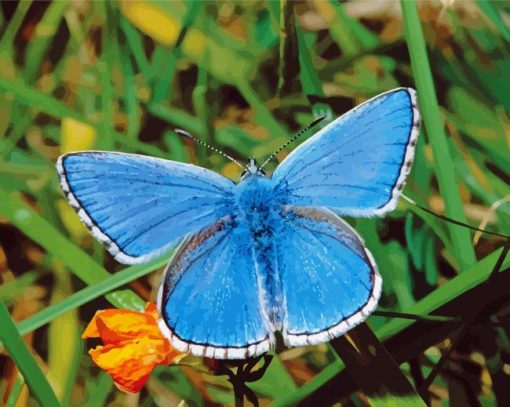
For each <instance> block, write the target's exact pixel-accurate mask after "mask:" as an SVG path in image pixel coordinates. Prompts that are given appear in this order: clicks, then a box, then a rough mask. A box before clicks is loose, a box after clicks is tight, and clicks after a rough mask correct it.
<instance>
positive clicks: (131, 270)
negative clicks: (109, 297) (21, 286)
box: [17, 257, 168, 335]
mask: <svg viewBox="0 0 510 407" xmlns="http://www.w3.org/2000/svg"><path fill="white" fill-rule="evenodd" d="M167 261H168V259H167V258H166V257H165V258H163V259H160V260H156V261H153V262H151V263H149V264H144V265H136V266H130V267H126V268H125V269H124V270H122V271H119V272H117V273H115V274H113V275H112V276H110V277H108V278H106V279H104V280H103V281H100V282H99V283H96V284H92V285H90V286H88V287H86V288H84V289H82V290H80V291H78V292H76V293H74V294H72V295H70V296H69V297H67V298H65V299H63V300H62V301H59V302H57V303H55V304H52V305H50V306H49V307H46V308H44V309H43V310H41V311H39V312H38V313H37V314H34V315H32V316H31V317H29V318H27V319H25V320H24V321H21V322H19V323H18V324H17V326H18V330H19V331H20V333H21V334H22V335H25V334H27V333H29V332H32V331H33V330H35V329H37V328H40V327H41V326H43V325H45V324H47V323H48V322H50V321H52V320H53V319H55V318H56V317H58V316H60V315H62V314H64V313H66V312H67V311H69V310H72V309H73V308H77V307H81V306H82V305H84V304H86V303H87V302H89V301H92V300H94V299H96V298H98V297H100V296H101V295H104V294H106V293H108V292H111V291H113V290H115V289H117V288H119V287H122V286H123V285H126V284H127V283H129V282H131V281H134V280H136V279H138V278H140V277H142V276H144V275H146V274H148V273H150V272H152V271H154V270H156V269H158V268H159V267H162V266H164V265H165V264H166V263H167Z"/></svg>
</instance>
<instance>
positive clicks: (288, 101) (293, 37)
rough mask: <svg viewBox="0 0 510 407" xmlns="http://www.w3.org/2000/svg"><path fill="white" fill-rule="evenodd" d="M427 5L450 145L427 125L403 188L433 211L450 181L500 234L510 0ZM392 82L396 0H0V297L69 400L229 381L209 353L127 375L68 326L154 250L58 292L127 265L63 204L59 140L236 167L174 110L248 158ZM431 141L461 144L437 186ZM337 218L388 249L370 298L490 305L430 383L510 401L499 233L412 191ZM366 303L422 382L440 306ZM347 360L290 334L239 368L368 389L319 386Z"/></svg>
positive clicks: (113, 401) (311, 383)
mask: <svg viewBox="0 0 510 407" xmlns="http://www.w3.org/2000/svg"><path fill="white" fill-rule="evenodd" d="M418 10H419V16H420V20H421V23H422V27H423V32H424V36H425V42H426V46H427V52H428V55H429V58H430V63H431V69H432V75H433V80H434V85H435V89H436V91H437V96H438V101H439V105H440V106H439V109H440V110H439V112H440V120H442V121H443V122H444V125H445V129H446V134H447V147H448V149H447V150H444V151H446V153H445V154H444V156H441V157H438V156H437V154H436V155H435V156H434V154H433V148H432V146H431V140H433V137H434V135H429V134H427V128H425V131H422V133H421V136H420V138H419V142H418V147H417V152H416V158H415V163H414V166H413V171H412V173H411V176H410V179H409V181H408V184H407V187H406V190H405V193H406V194H407V195H408V196H410V197H412V198H413V199H415V200H416V201H418V202H420V203H421V204H422V205H424V206H426V207H428V208H430V209H431V210H433V211H434V212H436V213H438V214H443V213H444V212H445V194H449V193H450V194H456V188H458V190H459V194H460V198H461V203H460V204H461V206H460V211H458V212H457V213H455V215H456V218H457V219H459V220H467V222H468V223H469V224H471V225H473V226H477V227H482V228H486V229H488V230H492V231H498V232H500V233H503V234H504V233H506V234H510V225H509V223H510V205H509V202H510V185H509V180H510V166H509V152H510V118H509V114H510V58H509V55H510V28H509V27H510V6H509V4H508V3H507V2H503V1H501V2H499V1H494V2H489V1H483V0H480V1H471V0H463V1H454V0H443V1H431V2H429V1H420V2H418ZM417 29H419V28H418V27H417ZM413 68H414V67H413ZM398 86H411V87H415V80H414V76H413V71H412V69H411V65H410V56H409V49H408V45H407V44H406V38H405V30H404V20H403V17H402V12H401V5H400V3H399V2H397V1H388V2H376V1H347V2H337V1H334V0H331V1H330V0H320V1H319V0H317V1H299V2H285V1H282V2H278V1H215V2H202V1H170V2H157V1H125V2H100V1H81V0H74V1H53V2H39V1H34V2H32V1H20V2H15V1H7V2H2V3H1V4H0V283H1V285H0V297H1V298H2V300H3V302H4V303H5V304H6V305H7V306H8V309H9V311H10V314H11V317H12V319H13V320H14V321H15V322H16V323H17V324H18V328H19V329H20V331H21V332H22V334H24V339H25V341H26V344H27V345H28V346H29V348H30V349H31V350H32V351H33V354H34V356H35V359H36V361H37V362H38V363H39V365H40V366H41V367H42V369H43V371H44V372H45V374H46V376H47V378H48V380H49V382H50V384H51V385H52V387H53V388H54V390H55V392H56V394H57V397H58V398H59V400H60V401H61V403H62V405H72V406H103V405H104V406H136V405H140V406H152V405H159V406H163V405H164V406H169V405H170V406H171V405H177V404H178V403H179V402H181V401H182V400H185V402H184V403H185V404H182V405H189V406H201V405H207V406H216V405H228V404H233V393H232V390H231V385H230V383H228V382H227V380H226V377H225V376H221V375H215V374H214V373H215V369H216V366H215V363H213V362H211V361H204V360H201V359H196V358H188V359H185V360H183V361H182V363H181V364H179V365H176V366H169V367H160V368H158V369H157V370H156V373H155V374H154V375H153V376H152V377H151V379H150V380H149V382H148V383H147V385H146V386H145V388H144V389H143V390H142V392H141V393H140V394H125V393H122V392H121V391H119V390H118V389H117V388H116V387H114V386H113V384H112V380H111V378H110V377H109V376H108V375H107V374H106V373H104V372H103V371H102V370H101V369H99V368H98V367H96V366H95V365H94V364H93V362H92V361H91V359H90V357H89V355H88V354H87V349H88V348H90V347H91V346H93V345H96V343H95V342H94V343H92V341H91V342H86V341H84V340H82V339H81V338H80V335H81V333H82V332H83V330H84V327H85V325H86V324H87V323H88V322H89V321H90V319H91V318H92V316H93V315H94V313H95V312H96V311H97V310H98V309H105V308H111V307H112V304H113V306H116V307H123V308H140V304H142V305H143V303H145V302H146V301H153V300H154V298H155V297H154V295H155V290H156V289H157V285H158V282H159V278H160V274H161V271H162V267H163V265H164V261H160V262H159V263H157V264H156V263H151V264H150V265H148V266H144V267H136V268H133V273H134V272H136V273H137V274H136V275H135V274H132V275H133V276H134V277H132V278H131V279H132V280H133V279H134V280H133V281H130V282H129V283H128V284H124V285H122V284H120V283H119V282H115V284H116V285H114V282H111V286H109V287H111V289H112V290H113V289H115V290H113V291H112V292H110V293H109V294H107V295H103V293H101V295H98V296H97V295H96V296H94V295H91V294H90V293H89V294H87V296H86V297H82V298H81V299H79V298H78V299H76V301H75V300H73V302H71V303H67V304H66V305H65V306H61V305H59V304H62V303H61V301H63V300H65V299H66V298H69V297H70V296H71V295H73V294H75V293H77V292H80V290H83V289H84V288H86V287H87V286H92V287H94V285H95V284H99V283H100V282H101V281H105V280H107V281H112V280H111V275H110V274H109V273H113V272H115V271H120V270H122V269H123V267H124V266H121V265H119V264H117V263H116V262H115V261H114V260H113V259H112V258H111V257H110V256H109V254H108V253H106V251H105V250H104V249H103V248H102V246H101V245H100V244H98V243H97V242H95V241H94V240H93V239H92V237H91V235H90V234H89V232H88V231H87V229H86V228H85V227H84V226H83V225H82V224H81V223H80V221H79V219H78V217H77V216H76V215H75V213H74V211H73V209H72V208H71V207H70V206H69V205H68V204H67V202H66V200H65V198H64V196H63V194H62V193H61V191H60V188H59V186H58V181H57V175H56V171H55V168H54V163H55V160H56V159H57V157H58V156H59V155H60V154H62V153H66V152H69V151H75V150H87V149H100V150H115V151H122V152H130V153H140V154H146V155H151V156H157V157H163V158H167V159H172V160H177V161H183V162H191V163H194V164H198V165H201V166H204V167H207V168H211V169H213V170H215V171H218V172H220V173H222V174H223V175H225V176H227V177H229V178H231V179H233V180H236V181H237V180H239V178H240V169H239V168H238V167H236V166H235V165H234V164H232V163H231V162H229V161H227V160H225V159H224V158H223V157H221V156H220V155H218V154H215V153H212V152H211V151H207V150H205V149H203V148H201V147H197V146H196V145H195V144H193V143H192V142H191V141H190V140H183V139H182V138H179V137H178V136H177V135H176V134H175V133H174V132H173V129H174V128H176V127H178V128H182V129H185V130H187V131H189V132H190V133H191V134H193V135H195V136H196V137H198V138H200V139H202V140H204V141H207V142H208V143H211V144H212V145H214V146H217V147H220V148H222V149H223V150H224V151H226V152H227V153H228V154H230V155H232V156H233V157H235V158H236V159H238V160H240V161H241V162H246V160H247V158H248V157H255V158H256V159H258V160H259V161H260V160H264V159H265V158H266V157H267V156H268V155H269V154H270V153H272V152H273V151H274V150H276V149H277V148H278V147H279V146H280V145H281V144H283V143H284V142H285V141H286V140H288V139H289V138H290V137H291V136H292V135H294V134H296V133H297V132H298V131H299V130H300V129H301V128H303V127H304V126H306V125H307V124H308V123H310V122H311V121H312V120H313V119H314V118H316V117H318V116H320V115H326V116H327V118H328V120H332V119H334V118H336V117H337V116H339V115H341V114H342V113H344V112H346V111H348V110H349V109H350V108H352V107H353V106H355V105H357V104H359V103H361V102H363V101H365V100H367V99H368V98H370V97H372V96H375V95H377V94H379V93H381V92H384V91H386V90H389V89H392V88H395V87H398ZM420 102H421V101H420ZM294 147H295V145H292V146H290V147H289V149H286V150H285V151H282V152H281V154H279V156H278V159H279V160H280V161H281V160H282V159H283V158H284V157H285V155H286V154H288V152H289V151H291V149H292V148H294ZM448 150H449V151H448ZM438 160H447V161H448V162H449V163H450V164H451V166H452V171H453V172H454V176H455V180H456V182H455V184H454V185H450V186H449V188H450V189H443V190H442V191H440V190H439V186H440V185H444V180H442V179H441V174H439V175H438V172H437V162H438ZM270 165H272V166H273V167H268V169H269V170H270V171H271V170H272V168H274V165H275V163H272V164H270ZM445 191H446V192H445ZM448 191H449V192H448ZM450 215H451V212H450ZM348 221H349V222H351V223H352V224H353V225H354V226H355V227H356V229H357V230H358V231H359V232H360V234H361V235H362V236H363V237H364V239H365V241H366V243H367V246H368V247H369V249H370V250H371V251H372V253H374V256H375V258H376V261H377V263H378V264H379V269H380V272H381V274H382V276H383V280H384V295H383V298H382V300H381V302H380V308H379V309H380V310H383V311H394V312H396V311H400V312H413V313H416V314H427V313H430V312H432V311H434V310H438V309H440V310H443V311H444V312H443V314H445V315H456V316H458V315H459V313H462V312H467V313H469V312H471V307H472V306H473V304H479V305H483V306H485V304H489V305H490V306H491V315H496V316H497V323H488V322H487V323H485V322H484V323H480V324H478V325H473V326H471V328H470V329H469V330H468V333H467V334H466V335H465V336H464V337H463V339H462V341H461V342H460V343H458V344H457V345H458V346H457V347H456V349H455V351H454V352H453V353H452V354H451V356H450V359H449V361H448V362H447V363H446V365H445V367H444V369H443V370H442V371H441V374H440V375H439V376H438V377H437V378H436V379H435V380H434V382H433V383H432V385H431V387H430V401H431V403H432V404H433V405H437V406H442V405H484V406H486V405H497V404H498V402H499V404H500V405H505V401H508V400H509V399H510V394H509V393H510V390H509V389H510V377H509V375H510V341H509V338H508V334H509V333H510V329H509V328H510V324H509V318H508V317H506V314H505V310H506V312H507V313H508V309H507V308H508V305H510V300H509V298H508V297H507V296H505V295H506V294H505V292H501V293H500V292H499V291H497V290H492V291H487V290H485V291H476V290H478V289H480V290H481V288H480V287H481V285H483V281H484V280H485V278H486V277H487V275H488V273H490V270H491V268H492V266H493V264H494V263H495V260H496V258H497V253H496V250H497V249H498V248H499V247H500V246H501V245H502V243H503V242H504V239H502V238H498V237H491V236H486V235H480V234H478V233H468V232H467V231H466V230H464V231H462V232H454V231H453V230H454V228H459V227H458V226H453V227H452V225H449V224H447V223H445V222H444V221H442V220H440V219H437V218H434V217H433V216H430V215H428V214H426V213H425V212H422V211H420V210H419V209H417V208H416V207H412V206H411V205H409V204H406V203H405V202H401V203H400V204H399V206H398V208H397V210H395V211H394V212H392V213H391V214H390V215H389V216H387V217H386V218H384V219H363V220H355V219H348ZM455 233H457V234H455ZM509 266H510V263H509V262H508V261H507V260H506V261H505V262H504V264H503V267H502V270H504V269H506V268H508V267H509ZM507 274H508V273H507ZM137 277H138V278H137ZM108 279H110V280H108ZM126 281H129V279H128V280H126ZM109 284H110V283H109ZM507 287H510V286H507ZM473 290H475V291H473ZM508 292H509V294H510V289H508ZM473 293H475V294H473ZM470 295H471V297H470ZM473 295H474V296H473ZM72 298H76V297H72ZM64 304H65V303H64ZM49 307H51V308H49ZM59 307H60V308H59ZM48 308H49V310H50V311H48V312H47V313H46V314H44V313H43V314H41V312H42V311H44V310H45V309H48ZM64 311H65V312H64ZM466 318H469V314H467V316H466ZM493 319H494V318H493ZM22 321H28V322H25V323H24V325H23V324H22ZM20 324H21V325H20ZM369 325H370V327H371V328H372V329H373V330H374V331H375V332H376V334H377V335H378V337H379V338H380V339H381V341H385V344H387V346H388V349H389V350H390V352H393V350H399V351H400V352H404V353H402V356H401V359H402V360H401V361H402V362H403V363H402V365H401V368H402V370H403V372H404V373H405V374H406V375H407V376H408V377H409V378H410V380H412V381H414V383H415V384H416V383H418V382H419V381H420V378H421V379H423V377H426V375H427V374H428V373H429V372H430V371H431V369H432V367H433V366H434V364H435V363H437V362H438V360H439V358H440V357H441V355H442V354H443V353H444V351H445V349H447V348H448V346H449V345H450V343H451V339H449V338H450V336H449V335H450V334H451V333H452V330H451V329H447V328H445V326H444V325H441V324H440V323H435V324H432V325H427V326H426V328H427V333H431V335H432V334H433V335H432V336H427V335H425V334H424V332H425V331H423V328H424V327H425V325H420V321H409V320H402V319H396V318H392V317H382V316H372V317H371V318H370V319H369ZM420 327H421V328H420ZM0 329H2V328H1V327H0ZM412 329H415V331H413V330H412ZM420 329H422V330H421V331H420ZM392 341H393V342H392ZM406 347H409V348H408V349H407V351H408V353H407V354H406V353H405V352H406ZM342 371H343V365H342V363H341V362H340V361H339V360H338V356H336V354H335V353H334V352H332V350H331V349H330V347H329V346H328V345H326V344H324V345H320V346H313V347H305V348H297V349H292V350H287V351H283V352H282V353H280V354H279V355H278V357H275V359H274V360H273V362H272V363H271V365H270V367H269V369H268V371H267V372H266V374H265V375H264V377H263V378H262V379H260V380H258V381H257V382H254V383H251V384H249V386H250V387H251V388H252V389H253V390H254V391H255V392H256V394H257V396H258V398H259V402H260V403H261V405H269V404H271V405H280V406H284V405H297V404H299V403H301V405H331V404H334V403H337V405H340V404H339V403H341V404H342V405H356V406H360V405H367V404H368V403H370V400H369V399H367V397H366V396H365V395H364V393H363V391H360V390H359V389H358V388H356V387H354V388H343V389H342V388H341V386H340V385H339V386H340V387H331V386H330V387H328V388H326V387H324V385H325V384H327V383H328V382H329V381H330V380H332V379H333V378H334V377H337V375H338V374H342ZM0 372H1V375H0V405H9V406H33V405H37V402H36V401H35V399H34V397H33V394H32V393H31V392H30V391H29V390H28V387H27V386H26V384H25V383H24V380H23V378H22V376H21V375H20V373H19V371H18V369H17V367H16V365H15V364H14V363H13V362H12V360H11V359H10V357H9V356H8V354H7V353H6V351H5V350H2V351H1V354H0ZM381 374H384V372H381ZM418 384H419V383H418ZM334 389H337V390H334ZM335 391H338V392H337V393H335ZM314 397H315V398H314ZM2 403H3V404H2ZM506 405H508V404H506Z"/></svg>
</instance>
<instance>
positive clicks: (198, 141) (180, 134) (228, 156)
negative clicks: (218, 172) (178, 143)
mask: <svg viewBox="0 0 510 407" xmlns="http://www.w3.org/2000/svg"><path fill="white" fill-rule="evenodd" d="M174 131H175V132H176V133H177V134H178V135H179V136H183V137H186V138H188V139H190V140H193V141H194V142H195V143H197V144H200V145H201V146H204V147H206V148H208V149H209V150H212V151H214V152H215V153H218V154H219V155H221V156H223V157H225V158H227V159H229V160H230V161H232V162H233V163H234V164H236V165H237V166H238V167H240V168H242V169H243V170H244V165H242V164H241V163H240V162H239V161H237V160H236V159H235V158H234V157H231V156H230V155H228V154H227V153H225V152H224V151H221V150H220V149H218V148H216V147H214V146H212V145H210V144H208V143H206V142H205V141H202V140H200V139H199V138H196V137H195V136H192V135H191V134H189V133H188V132H187V131H185V130H182V129H174Z"/></svg>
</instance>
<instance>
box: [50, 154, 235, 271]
mask: <svg viewBox="0 0 510 407" xmlns="http://www.w3.org/2000/svg"><path fill="white" fill-rule="evenodd" d="M57 169H58V171H59V175H60V183H61V185H62V188H63V190H64V192H65V193H66V196H67V198H68V200H69V202H70V203H71V205H73V206H74V208H75V209H76V210H77V211H78V215H79V216H80V218H81V220H82V221H83V222H84V223H85V224H86V225H87V226H88V227H89V229H90V230H91V232H92V233H93V234H94V236H95V237H96V238H98V239H99V240H100V241H101V242H102V243H103V244H105V246H106V247H107V249H108V250H109V251H110V253H111V254H112V255H113V256H115V258H116V259H117V261H119V262H121V263H126V264H132V263H142V262H147V261H149V260H151V259H153V258H155V257H158V256H160V255H162V254H164V253H166V252H168V251H169V250H170V249H171V248H172V247H173V245H175V241H176V239H178V238H182V237H183V236H184V235H185V234H186V233H189V232H198V231H200V230H201V229H202V228H204V227H206V226H208V225H211V224H213V223H215V222H217V221H218V220H219V219H221V218H222V217H223V216H226V215H228V214H230V213H231V212H232V199H231V198H232V189H233V187H234V183H233V182H232V181H230V180H228V179H227V178H224V177H222V176H221V175H219V174H216V173H214V172H212V171H209V170H206V169H204V168H200V167H196V166H193V165H190V164H183V163H178V162H174V161H168V160H162V159H158V158H151V157H145V156H140V155H134V154H122V153H110V152H79V153H71V154H68V155H65V156H62V157H60V158H59V161H58V163H57Z"/></svg>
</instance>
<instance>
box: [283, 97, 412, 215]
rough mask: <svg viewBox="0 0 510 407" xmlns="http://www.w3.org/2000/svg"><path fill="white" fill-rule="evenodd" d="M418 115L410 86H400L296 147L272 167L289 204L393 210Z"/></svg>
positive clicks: (363, 211) (342, 210)
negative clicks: (276, 165) (278, 163)
mask: <svg viewBox="0 0 510 407" xmlns="http://www.w3.org/2000/svg"><path fill="white" fill-rule="evenodd" d="M418 131H419V113H418V109H417V108H416V93H415V91H414V90H413V89H409V88H399V89H395V90H392V91H390V92H387V93H384V94H382V95H379V96H376V97H375V98H373V99H370V100H369V101H367V102H365V103H363V104H362V105H360V106H357V107H356V108H354V109H353V110H351V111H350V112H348V113H346V114H345V115H343V116H341V117H340V118H338V119H336V120H335V121H333V122H332V123H330V124H329V125H328V126H326V127H325V128H323V129H322V130H320V131H319V132H317V133H316V134H315V135H314V136H312V137H311V138H310V139H308V140H307V141H305V142H304V143H302V144H301V145H300V146H299V147H297V148H296V149H295V150H294V151H293V152H292V153H291V154H290V155H289V156H288V157H287V158H286V159H285V160H284V161H283V162H282V163H281V164H280V165H279V166H278V167H277V168H276V170H275V172H274V174H273V180H274V181H275V185H276V188H281V189H285V191H286V193H287V194H288V196H289V204H291V205H296V206H326V207H330V208H334V210H335V212H337V213H339V214H341V215H352V216H372V215H382V214H384V213H386V212H388V211H391V210H393V209H394V208H395V206H396V202H397V198H398V196H399V194H400V191H401V190H402V188H403V186H404V182H405V178H406V176H407V174H408V173H409V170H410V168H411V163H412V159H413V156H414V148H415V144H416V138H417V136H418Z"/></svg>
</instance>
